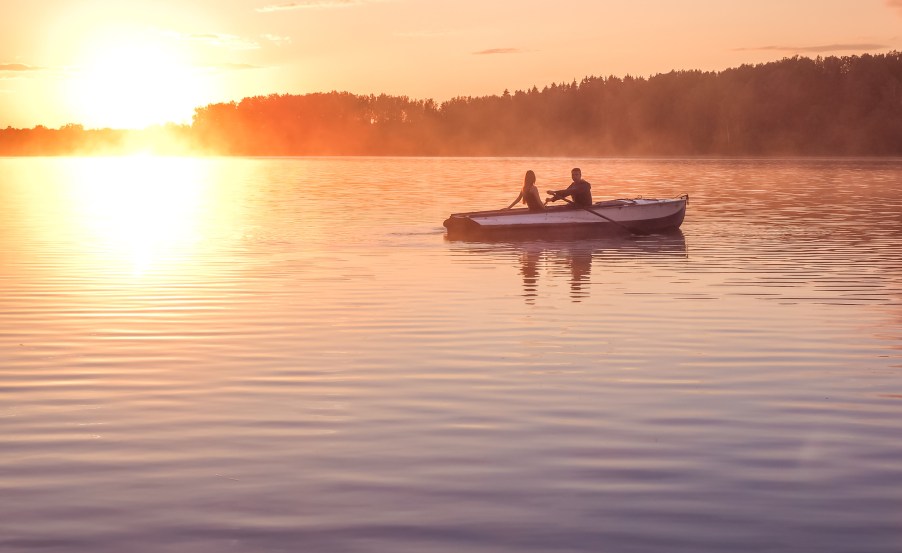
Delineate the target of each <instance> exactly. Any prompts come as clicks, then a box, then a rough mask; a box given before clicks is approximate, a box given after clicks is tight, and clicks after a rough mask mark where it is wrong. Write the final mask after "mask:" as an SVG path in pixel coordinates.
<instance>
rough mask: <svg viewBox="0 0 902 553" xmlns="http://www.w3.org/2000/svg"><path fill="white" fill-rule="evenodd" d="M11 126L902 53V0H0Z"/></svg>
mask: <svg viewBox="0 0 902 553" xmlns="http://www.w3.org/2000/svg"><path fill="white" fill-rule="evenodd" d="M0 5H2V23H0V29H2V32H0V128H5V127H6V126H13V127H31V126H34V125H38V124H42V125H46V126H49V127H58V126H60V125H63V124H66V123H82V124H84V125H85V126H87V127H106V126H110V127H144V126H146V125H148V124H154V123H161V122H165V121H174V122H180V123H188V122H190V120H191V115H192V114H193V109H194V107H196V106H201V105H206V104H208V103H212V102H220V101H229V100H240V99H241V98H243V97H245V96H253V95H261V94H271V93H293V94H303V93H307V92H320V91H330V90H347V91H350V92H353V93H357V94H370V93H376V94H378V93H381V92H385V93H388V94H394V95H407V96H410V97H412V98H433V99H435V100H437V101H442V100H446V99H448V98H451V97H453V96H458V95H463V96H467V95H470V96H478V95H487V94H500V93H501V92H502V91H503V90H504V89H505V88H509V89H511V90H515V89H525V88H530V87H532V86H533V85H536V86H538V87H539V88H542V87H543V86H545V85H548V84H551V83H552V82H569V81H572V80H573V79H581V78H582V77H584V76H587V75H595V76H602V75H618V76H622V75H625V74H632V75H641V76H650V75H653V74H655V73H660V72H667V71H670V70H672V69H703V70H721V69H725V68H727V67H733V66H737V65H740V64H743V63H759V62H765V61H771V60H777V59H780V58H783V57H786V56H792V55H796V54H798V55H803V56H810V57H814V56H817V55H823V56H828V55H850V54H861V53H865V52H868V53H880V52H887V51H890V50H900V49H902V0H757V1H753V0H680V1H675V0H631V1H629V2H627V1H626V0H618V1H613V0H556V1H550V0H275V1H274V2H272V3H269V2H268V1H267V0H183V1H181V2H174V1H169V0H129V1H128V2H124V1H118V0H117V1H111V0H79V1H75V0H30V1H29V0H0Z"/></svg>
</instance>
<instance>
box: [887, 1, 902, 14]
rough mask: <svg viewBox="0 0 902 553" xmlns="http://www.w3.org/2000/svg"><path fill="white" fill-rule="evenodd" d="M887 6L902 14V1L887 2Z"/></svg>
mask: <svg viewBox="0 0 902 553" xmlns="http://www.w3.org/2000/svg"><path fill="white" fill-rule="evenodd" d="M886 5H887V6H889V7H890V8H895V9H897V10H899V12H900V13H902V0H886Z"/></svg>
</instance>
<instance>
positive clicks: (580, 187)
mask: <svg viewBox="0 0 902 553" xmlns="http://www.w3.org/2000/svg"><path fill="white" fill-rule="evenodd" d="M570 176H571V177H572V178H573V182H572V183H571V184H570V186H568V187H567V188H565V189H563V190H549V191H548V194H551V198H549V199H550V200H551V201H552V202H556V201H558V200H562V199H564V198H566V197H567V196H571V197H572V198H573V203H575V204H576V205H582V206H586V207H589V206H591V205H592V185H591V184H589V183H588V182H586V181H584V180H583V172H582V171H580V169H579V167H574V168H573V170H572V171H570Z"/></svg>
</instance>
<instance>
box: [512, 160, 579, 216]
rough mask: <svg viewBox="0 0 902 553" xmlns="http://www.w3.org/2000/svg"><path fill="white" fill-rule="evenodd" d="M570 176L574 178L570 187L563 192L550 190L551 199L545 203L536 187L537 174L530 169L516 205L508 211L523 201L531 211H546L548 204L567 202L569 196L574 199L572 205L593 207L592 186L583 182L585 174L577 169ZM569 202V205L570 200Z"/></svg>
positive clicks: (515, 201)
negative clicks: (560, 201)
mask: <svg viewBox="0 0 902 553" xmlns="http://www.w3.org/2000/svg"><path fill="white" fill-rule="evenodd" d="M570 176H571V177H572V178H573V182H572V183H571V184H570V186H568V187H567V188H565V189H563V190H549V191H548V194H549V196H550V197H549V198H548V199H547V200H545V201H544V202H543V201H542V198H541V196H539V189H538V188H537V187H536V174H535V173H534V172H533V171H532V169H530V170H529V171H527V172H526V177H525V178H524V179H523V189H522V190H520V195H519V196H517V199H516V200H514V203H512V204H511V205H509V206H508V209H510V208H512V207H514V206H515V205H516V204H517V202H519V201H521V200H522V201H523V203H525V204H526V205H527V207H529V210H530V211H544V210H545V204H546V203H547V202H549V201H551V202H556V201H558V200H566V198H567V197H568V196H570V197H572V198H573V202H572V203H575V204H577V205H582V206H587V207H588V206H591V205H592V185H591V184H589V183H588V182H586V181H584V180H583V173H582V171H580V169H579V167H575V168H574V169H573V170H572V171H570ZM567 201H568V203H569V200H567Z"/></svg>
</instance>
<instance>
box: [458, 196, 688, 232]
mask: <svg viewBox="0 0 902 553" xmlns="http://www.w3.org/2000/svg"><path fill="white" fill-rule="evenodd" d="M688 201H689V198H688V196H681V197H679V198H672V199H663V200H658V199H635V200H609V201H604V202H597V203H595V204H594V205H592V207H577V206H574V205H565V206H552V207H549V208H547V209H545V211H538V212H536V211H529V210H528V209H525V208H523V209H499V210H493V211H476V212H471V213H455V214H452V215H451V216H450V217H448V219H446V220H445V222H444V226H445V228H447V229H448V236H449V238H455V237H467V236H472V235H481V234H486V235H497V234H499V233H502V234H519V233H523V232H532V233H536V234H538V235H544V234H548V233H554V234H558V233H574V232H575V233H580V234H599V233H611V232H615V233H616V232H620V233H633V234H650V233H654V232H665V231H668V230H675V229H678V228H679V227H680V225H681V224H682V223H683V219H684V217H685V215H686V204H687V203H688Z"/></svg>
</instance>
